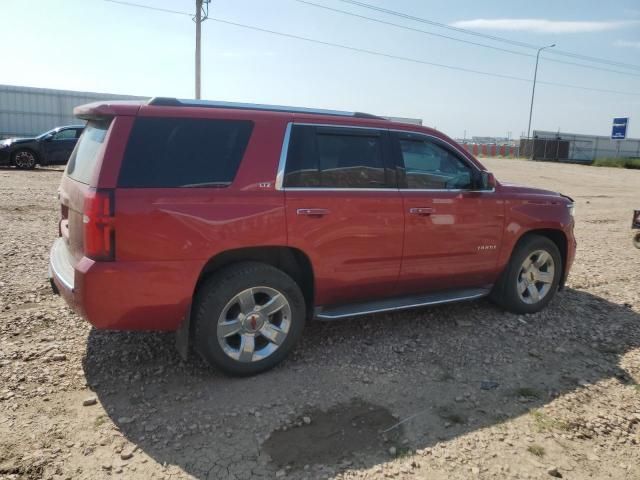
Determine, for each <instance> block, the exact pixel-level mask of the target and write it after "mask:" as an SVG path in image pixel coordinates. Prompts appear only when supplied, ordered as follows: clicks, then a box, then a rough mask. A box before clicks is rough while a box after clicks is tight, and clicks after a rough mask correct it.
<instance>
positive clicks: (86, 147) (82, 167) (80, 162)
mask: <svg viewBox="0 0 640 480" xmlns="http://www.w3.org/2000/svg"><path fill="white" fill-rule="evenodd" d="M110 124H111V120H99V121H90V122H89V123H87V126H86V127H85V129H84V131H83V132H82V135H80V139H79V140H78V143H77V144H76V147H75V148H74V149H73V152H72V153H71V156H70V157H69V162H68V163H67V170H66V173H67V176H69V177H70V178H73V179H74V180H76V181H78V182H81V183H86V184H88V183H89V182H90V180H91V176H92V175H93V170H94V169H95V167H96V162H97V160H98V151H99V150H100V147H102V144H103V143H104V139H105V137H106V136H107V131H108V130H109V125H110Z"/></svg>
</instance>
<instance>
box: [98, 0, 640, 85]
mask: <svg viewBox="0 0 640 480" xmlns="http://www.w3.org/2000/svg"><path fill="white" fill-rule="evenodd" d="M104 1H107V2H113V3H121V4H124V5H128V6H133V7H139V8H147V9H150V10H159V11H166V10H165V9H159V8H156V7H151V6H149V5H141V4H136V3H132V2H123V1H120V0H104ZM169 13H175V14H181V15H189V16H190V15H191V14H190V13H187V12H181V11H170V12H169ZM209 20H210V21H212V22H218V23H223V24H226V25H232V26H234V27H238V28H244V29H247V30H254V31H258V32H263V33H269V34H272V35H277V36H281V37H285V38H293V39H296V40H302V41H305V42H309V43H315V44H318V45H324V46H329V47H334V48H340V49H343V50H349V51H354V52H359V53H366V54H369V55H375V56H379V57H385V58H390V59H394V60H402V61H405V62H410V63H418V64H422V65H429V66H432V67H439V68H445V69H449V70H456V71H461V72H466V73H474V74H478V75H484V76H488V77H496V78H504V79H507V80H516V81H521V82H527V83H531V80H530V79H528V78H523V77H516V76H513V75H505V74H500V73H494V72H485V71H482V70H474V69H471V68H465V67H459V66H456V65H447V64H443V63H435V62H428V61H426V60H420V59H417V58H411V57H403V56H400V55H393V54H390V53H384V52H378V51H375V50H369V49H366V48H359V47H352V46H349V45H343V44H340V43H333V42H326V41H323V40H317V39H315V38H309V37H303V36H301V35H295V34H292V33H285V32H278V31H275V30H269V29H266V28H261V27H256V26H253V25H245V24H243V23H237V22H232V21H229V20H223V19H220V18H213V17H209ZM538 83H541V84H544V85H552V86H557V87H565V88H575V89H579V90H587V91H594V92H602V93H615V94H620V95H633V96H640V93H635V92H622V91H618V90H608V89H603V88H592V87H584V86H580V85H571V84H565V83H555V82H543V81H539V82H538Z"/></svg>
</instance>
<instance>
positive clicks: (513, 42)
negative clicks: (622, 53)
mask: <svg viewBox="0 0 640 480" xmlns="http://www.w3.org/2000/svg"><path fill="white" fill-rule="evenodd" d="M339 1H340V2H343V3H347V4H351V5H356V6H358V7H362V8H367V9H370V10H375V11H377V12H381V13H386V14H388V15H394V16H396V17H402V18H406V19H408V20H413V21H416V22H420V23H426V24H429V25H434V26H436V27H441V28H446V29H448V30H454V31H456V32H459V33H464V34H466V35H474V36H476V37H483V38H488V39H490V40H494V41H496V42H502V43H508V44H510V45H516V46H519V47H524V48H531V49H535V50H537V49H538V48H540V47H539V46H538V45H533V44H531V43H525V42H520V41H517V40H511V39H508V38H504V37H498V36H495V35H488V34H485V33H480V32H475V31H473V30H467V29H466V28H460V27H454V26H452V25H447V24H446V23H440V22H435V21H433V20H428V19H426V18H422V17H416V16H414V15H409V14H406V13H403V12H398V11H396V10H389V9H387V8H382V7H377V6H375V5H371V4H369V3H364V2H359V1H357V0H339ZM549 53H553V54H556V55H564V56H568V57H573V58H579V59H581V60H586V61H589V62H596V63H605V64H608V65H612V66H617V67H623V68H630V69H638V70H640V65H634V64H630V63H623V62H617V61H614V60H608V59H604V58H598V57H591V56H588V55H582V54H579V53H573V52H567V51H564V50H558V49H556V50H555V51H553V52H549Z"/></svg>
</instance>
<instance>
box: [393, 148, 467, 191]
mask: <svg viewBox="0 0 640 480" xmlns="http://www.w3.org/2000/svg"><path fill="white" fill-rule="evenodd" d="M400 150H401V152H402V160H403V162H404V168H405V176H406V181H407V188H416V189H418V188H419V189H422V188H424V189H465V188H471V172H472V170H471V167H469V166H468V165H467V164H466V163H464V162H463V161H462V160H461V159H460V158H458V157H457V156H456V155H455V154H453V153H452V152H450V151H449V150H448V149H446V148H444V147H442V146H440V145H438V144H436V143H433V142H429V141H423V140H413V139H412V140H409V139H400Z"/></svg>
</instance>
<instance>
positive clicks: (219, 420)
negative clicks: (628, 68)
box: [0, 160, 640, 479]
mask: <svg viewBox="0 0 640 480" xmlns="http://www.w3.org/2000/svg"><path fill="white" fill-rule="evenodd" d="M486 164H487V165H488V166H489V167H490V168H491V169H493V171H494V172H495V173H496V175H497V176H498V178H500V179H503V180H509V181H515V182H519V183H527V184H531V185H535V186H540V187H545V188H550V189H554V190H561V191H562V192H563V193H566V194H568V195H571V196H572V197H573V198H575V200H576V202H577V226H576V233H577V237H578V242H579V246H578V254H577V258H576V263H575V266H574V268H573V272H572V274H571V276H570V278H569V282H568V288H567V289H566V290H565V291H563V292H561V293H560V294H559V295H558V296H557V297H556V299H555V300H554V301H553V302H552V304H551V305H550V307H549V308H548V309H547V310H546V311H544V312H542V313H539V314H536V315H530V316H517V315H512V314H508V313H504V312H502V311H500V310H499V309H497V308H496V307H494V306H493V305H491V304H490V303H488V302H487V301H480V302H475V303H467V304H460V305H452V306H445V307H439V308H431V309H424V310H414V311H408V312H402V313H395V314H387V315H374V316H370V317H366V318H361V319H354V320H349V321H344V322H337V323H318V322H314V323H312V324H311V325H309V327H308V328H307V330H306V332H305V336H304V340H303V342H302V343H301V345H300V346H299V347H298V348H297V349H296V350H295V352H294V354H293V355H291V357H290V358H289V359H288V360H287V361H285V362H284V363H283V364H282V365H281V366H280V367H279V368H276V369H275V370H273V371H271V372H268V373H266V374H263V375H260V376H257V377H253V378H248V379H233V378H228V377H225V376H223V375H221V374H220V373H219V372H217V371H214V370H212V369H210V368H208V367H206V366H205V365H204V364H203V363H202V362H201V361H200V360H199V359H197V358H191V359H190V360H189V361H188V362H186V363H185V362H182V361H181V360H180V359H179V357H178V355H177V354H176V353H175V351H174V348H173V336H172V335H170V334H143V333H136V334H127V333H113V332H99V331H95V330H92V329H91V328H90V327H89V325H88V324H87V323H85V322H84V321H82V320H81V319H80V318H78V317H77V316H76V315H74V314H73V313H71V312H70V311H69V309H68V308H67V307H66V305H65V304H64V302H63V301H62V300H61V299H60V298H58V297H56V296H54V295H52V293H51V291H50V288H49V285H48V283H47V279H46V275H47V257H48V249H49V246H50V245H51V243H52V241H53V239H54V238H55V236H56V235H57V218H58V207H57V205H56V200H55V192H56V188H57V186H58V183H59V181H60V175H61V173H60V171H56V170H35V171H32V172H22V171H16V170H12V169H0V198H1V199H2V201H1V204H0V225H2V235H0V251H1V252H2V255H1V256H0V478H74V479H75V478H87V479H96V478H112V477H114V478H144V479H147V478H199V479H205V478H211V479H214V478H215V479H218V478H220V479H223V478H235V479H243V478H339V479H349V478H369V479H377V478H389V477H395V478H423V479H426V478H428V479H457V478H460V479H467V478H500V479H502V478H542V479H545V478H553V477H557V478H570V479H584V478H598V479H600V478H615V479H638V478H640V386H639V385H638V382H639V381H640V295H639V291H640V275H639V272H640V251H639V250H636V249H634V248H633V247H632V245H631V231H630V230H629V226H630V217H631V210H632V209H633V208H634V207H635V208H640V171H628V170H616V169H608V168H591V167H583V166H576V165H554V164H550V163H532V162H524V161H516V160H513V161H512V160H487V161H486Z"/></svg>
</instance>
